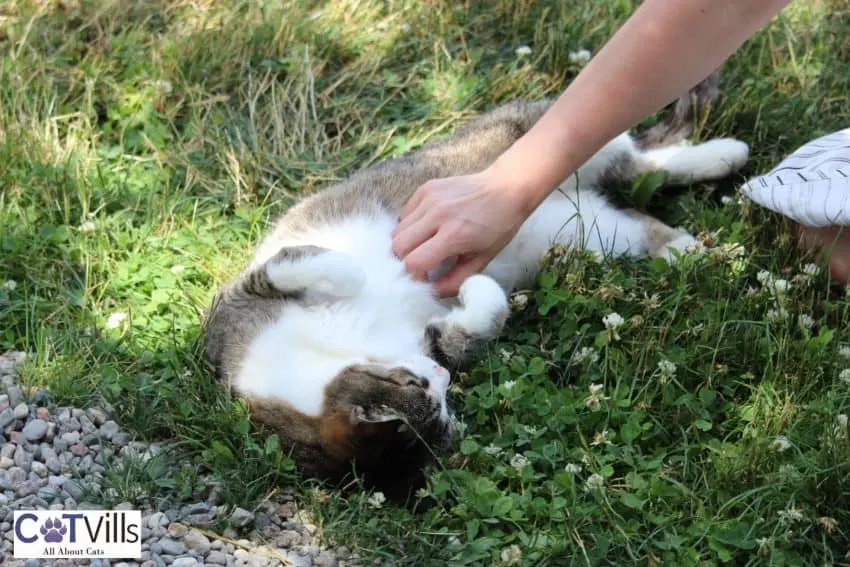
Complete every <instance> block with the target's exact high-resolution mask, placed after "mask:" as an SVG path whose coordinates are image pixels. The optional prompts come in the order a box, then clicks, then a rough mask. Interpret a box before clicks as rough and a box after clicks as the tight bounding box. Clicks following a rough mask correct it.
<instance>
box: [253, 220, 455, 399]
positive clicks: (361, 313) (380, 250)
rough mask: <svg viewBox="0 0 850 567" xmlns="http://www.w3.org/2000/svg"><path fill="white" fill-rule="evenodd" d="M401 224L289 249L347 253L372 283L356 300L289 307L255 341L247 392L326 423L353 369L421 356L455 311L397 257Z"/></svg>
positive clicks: (337, 230)
mask: <svg viewBox="0 0 850 567" xmlns="http://www.w3.org/2000/svg"><path fill="white" fill-rule="evenodd" d="M394 226H395V220H394V219H392V218H390V217H389V215H387V216H386V217H377V218H376V217H368V218H354V219H351V220H350V221H348V222H345V223H341V224H339V225H337V226H334V227H330V228H323V229H322V230H321V231H317V232H316V233H315V234H305V235H302V236H300V237H299V238H298V239H297V240H294V241H292V242H286V243H284V244H285V245H304V244H311V245H314V246H321V247H324V248H328V249H330V250H335V251H338V252H344V253H345V254H347V255H349V256H350V257H351V258H352V259H354V261H355V263H356V264H358V265H359V266H360V268H362V270H363V272H364V274H365V276H366V281H365V284H364V285H363V287H362V289H361V290H360V292H359V293H357V294H356V295H354V296H353V297H347V298H344V299H338V300H335V301H321V302H310V303H309V304H306V305H302V304H299V303H298V302H291V303H289V304H287V305H286V306H285V307H284V308H283V310H282V312H281V314H280V316H279V317H278V319H277V321H275V322H274V323H273V324H271V325H269V326H268V327H266V328H265V329H264V330H263V331H262V332H261V333H260V334H259V335H258V336H257V338H256V339H255V340H254V341H253V343H252V344H251V347H250V349H249V354H248V356H247V358H246V361H245V363H244V364H243V366H242V368H241V371H240V374H239V378H237V382H238V385H239V388H240V390H241V391H243V392H246V393H252V394H254V395H258V396H274V397H279V398H281V399H285V400H287V402H289V403H290V404H291V405H293V406H294V407H295V408H296V409H297V410H299V411H301V412H303V413H305V414H308V415H319V414H320V413H321V409H322V400H323V399H324V394H323V391H324V388H325V387H326V386H327V385H328V384H329V383H330V382H331V381H332V380H333V379H334V377H335V376H336V375H337V374H339V372H340V371H341V370H343V369H344V368H345V367H347V366H350V365H352V364H357V363H363V362H367V361H380V362H385V363H388V364H393V363H394V362H402V361H406V360H410V359H411V358H414V357H417V356H421V355H422V354H423V353H422V338H423V335H424V331H425V327H426V326H427V324H428V323H429V322H430V321H431V320H432V319H434V318H435V317H438V316H441V315H444V314H445V313H446V312H447V311H448V309H447V308H446V307H445V306H443V305H442V304H441V303H440V302H439V301H438V300H437V299H435V298H434V296H433V294H432V291H431V286H430V285H429V284H427V283H423V282H417V281H413V280H412V279H411V278H410V277H409V276H408V275H407V273H406V271H405V269H404V264H403V263H402V262H401V261H400V260H399V259H398V258H396V257H395V255H394V254H393V253H392V249H391V234H392V230H393V228H394Z"/></svg>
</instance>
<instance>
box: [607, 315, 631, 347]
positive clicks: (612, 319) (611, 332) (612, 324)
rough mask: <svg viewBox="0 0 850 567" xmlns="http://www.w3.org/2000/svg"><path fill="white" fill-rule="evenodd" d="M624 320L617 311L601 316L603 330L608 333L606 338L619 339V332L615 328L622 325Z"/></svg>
mask: <svg viewBox="0 0 850 567" xmlns="http://www.w3.org/2000/svg"><path fill="white" fill-rule="evenodd" d="M625 322H626V320H625V319H623V316H622V315H620V314H619V313H609V314H608V315H606V316H605V317H603V318H602V323H603V324H604V325H605V330H606V332H607V334H608V340H612V341H619V340H620V334H619V333H617V329H619V328H620V327H622V326H623V323H625Z"/></svg>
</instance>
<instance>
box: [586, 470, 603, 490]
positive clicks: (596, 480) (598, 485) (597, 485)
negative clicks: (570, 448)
mask: <svg viewBox="0 0 850 567" xmlns="http://www.w3.org/2000/svg"><path fill="white" fill-rule="evenodd" d="M584 488H585V490H586V491H588V492H591V491H594V490H603V489H604V488H605V479H604V478H603V477H602V475H601V474H597V473H593V474H592V475H590V476H589V477H587V480H586V481H584Z"/></svg>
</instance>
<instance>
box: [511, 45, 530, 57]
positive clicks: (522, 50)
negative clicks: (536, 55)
mask: <svg viewBox="0 0 850 567" xmlns="http://www.w3.org/2000/svg"><path fill="white" fill-rule="evenodd" d="M514 53H516V55H517V57H527V56H528V55H531V48H530V47H529V46H527V45H520V46H519V47H517V48H516V49H515V50H514Z"/></svg>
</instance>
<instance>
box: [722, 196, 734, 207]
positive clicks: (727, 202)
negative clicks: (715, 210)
mask: <svg viewBox="0 0 850 567" xmlns="http://www.w3.org/2000/svg"><path fill="white" fill-rule="evenodd" d="M720 204H721V205H723V206H724V207H728V206H729V205H734V204H735V199H733V198H732V197H730V196H729V195H723V196H722V197H720Z"/></svg>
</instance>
